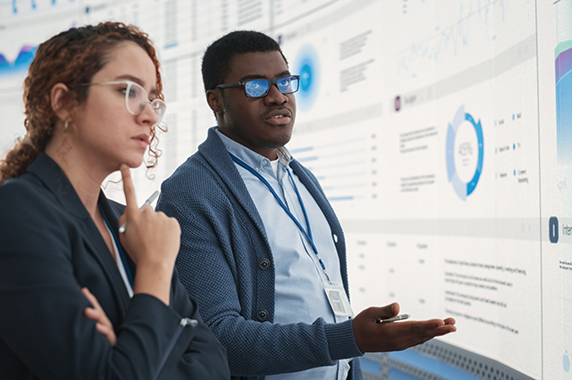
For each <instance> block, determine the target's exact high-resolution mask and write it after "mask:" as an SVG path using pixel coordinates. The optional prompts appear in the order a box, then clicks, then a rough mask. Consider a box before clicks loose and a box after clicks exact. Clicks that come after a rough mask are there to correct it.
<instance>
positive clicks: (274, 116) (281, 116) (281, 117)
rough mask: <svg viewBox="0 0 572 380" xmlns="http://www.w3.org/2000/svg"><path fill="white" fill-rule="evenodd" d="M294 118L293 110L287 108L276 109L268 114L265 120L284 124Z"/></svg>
mask: <svg viewBox="0 0 572 380" xmlns="http://www.w3.org/2000/svg"><path fill="white" fill-rule="evenodd" d="M291 118H292V111H290V110H289V109H287V108H282V109H279V110H274V111H271V112H269V113H268V114H267V115H266V118H265V120H266V121H268V122H271V123H278V124H284V123H287V122H288V121H290V119H291Z"/></svg>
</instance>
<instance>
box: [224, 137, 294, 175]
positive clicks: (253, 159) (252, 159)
mask: <svg viewBox="0 0 572 380" xmlns="http://www.w3.org/2000/svg"><path fill="white" fill-rule="evenodd" d="M215 130H216V133H217V134H218V137H220V139H221V141H222V143H223V144H224V146H225V147H226V150H228V151H229V152H230V153H232V154H234V155H235V156H236V157H238V158H239V159H241V160H242V161H244V162H245V163H246V164H248V166H250V167H252V168H253V169H254V170H256V171H261V170H272V169H271V165H270V160H269V159H268V158H266V157H264V156H263V155H261V154H258V153H256V152H255V151H253V150H251V149H248V148H247V147H245V146H244V145H242V144H240V143H237V142H236V141H234V140H233V139H231V138H229V137H227V136H225V135H224V134H223V133H221V132H220V131H219V129H218V128H216V129H215ZM292 159H293V158H292V156H291V154H290V152H289V151H288V149H286V148H285V147H280V148H278V162H279V163H281V164H282V165H284V166H285V167H287V166H288V164H289V163H290V162H291V161H292Z"/></svg>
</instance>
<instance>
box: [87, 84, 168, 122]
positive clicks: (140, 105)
mask: <svg viewBox="0 0 572 380" xmlns="http://www.w3.org/2000/svg"><path fill="white" fill-rule="evenodd" d="M94 85H99V86H107V85H123V86H120V87H119V88H118V89H119V91H121V92H122V93H124V94H125V108H127V111H128V112H129V113H130V114H132V115H135V116H137V115H140V114H141V112H143V110H144V109H145V106H146V105H147V103H150V104H151V109H152V110H153V112H155V115H157V122H156V123H155V124H159V122H161V120H162V119H163V115H164V114H165V111H166V110H167V104H165V102H164V101H162V100H161V99H153V100H149V94H148V93H147V91H145V89H144V88H143V87H141V86H140V85H139V84H137V83H135V82H131V81H130V80H118V81H110V82H98V83H82V86H94Z"/></svg>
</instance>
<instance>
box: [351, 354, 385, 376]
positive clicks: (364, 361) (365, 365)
mask: <svg viewBox="0 0 572 380" xmlns="http://www.w3.org/2000/svg"><path fill="white" fill-rule="evenodd" d="M354 360H355V359H354ZM359 362H360V365H361V369H362V371H366V372H369V373H373V374H374V375H381V363H379V362H378V361H375V360H372V359H370V358H366V357H365V356H362V357H360V358H359Z"/></svg>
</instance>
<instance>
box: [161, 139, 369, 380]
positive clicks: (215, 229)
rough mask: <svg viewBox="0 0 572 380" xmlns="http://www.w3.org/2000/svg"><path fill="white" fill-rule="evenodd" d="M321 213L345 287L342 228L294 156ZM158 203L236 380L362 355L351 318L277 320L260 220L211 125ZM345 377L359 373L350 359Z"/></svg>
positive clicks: (186, 278)
mask: <svg viewBox="0 0 572 380" xmlns="http://www.w3.org/2000/svg"><path fill="white" fill-rule="evenodd" d="M290 166H291V168H292V169H293V171H294V173H296V175H298V177H299V178H300V181H301V182H302V183H303V184H304V185H305V186H306V188H307V189H308V191H309V192H310V194H311V195H312V196H313V197H314V199H315V200H316V202H317V203H318V206H319V207H320V208H321V210H322V212H323V213H324V215H325V217H326V219H327V220H328V223H329V224H330V228H331V230H332V233H333V234H335V235H336V236H337V243H336V249H337V252H338V256H339V260H340V268H341V272H342V273H341V274H342V279H343V282H344V287H345V289H346V292H348V280H347V265H346V248H345V240H344V235H343V232H342V228H341V226H340V223H339V221H338V219H337V218H336V215H335V214H334V211H333V209H332V207H331V205H330V204H329V202H328V200H327V199H326V197H325V195H324V193H323V190H322V189H321V187H320V185H319V183H318V181H317V179H316V178H315V177H314V176H313V175H312V173H310V171H309V170H307V169H306V168H304V167H303V166H302V165H301V164H300V163H298V162H297V161H296V160H294V161H292V163H291V164H290ZM161 189H162V192H161V197H160V198H159V202H158V205H157V209H158V210H162V211H164V212H165V213H166V214H167V215H170V216H173V217H175V218H177V219H178V220H179V223H180V224H181V229H182V236H181V251H180V254H179V257H178V259H177V270H178V272H179V275H180V280H181V282H182V283H183V284H184V285H185V287H186V288H187V290H188V291H189V294H190V295H191V297H193V298H194V299H195V300H197V302H198V303H199V308H200V313H201V315H202V316H203V318H204V320H205V322H206V323H207V325H209V326H210V328H211V329H212V331H213V332H214V333H215V335H216V336H217V337H218V339H219V340H220V341H221V342H222V344H223V345H224V346H225V347H226V348H227V353H228V360H229V365H230V368H231V372H232V375H233V376H234V377H233V378H234V379H238V378H240V377H248V378H249V379H264V375H270V374H276V373H284V372H295V371H301V370H304V369H308V368H313V367H318V366H325V365H333V364H335V362H336V360H338V359H345V358H352V357H356V356H360V355H362V353H361V352H360V351H359V349H358V347H357V345H356V343H355V339H354V336H353V329H352V321H351V320H348V321H347V322H343V323H339V324H331V323H330V324H328V323H326V322H325V321H324V320H323V319H322V318H319V319H317V320H316V321H314V323H312V324H311V325H309V324H304V323H296V324H285V325H277V324H273V323H271V322H272V321H273V319H274V298H275V292H274V265H273V257H272V250H271V248H270V245H269V243H268V239H267V236H266V232H265V227H264V225H263V222H262V219H261V218H260V215H259V214H258V211H257V210H256V206H255V205H254V203H253V201H252V199H251V197H250V195H249V193H248V190H247V189H246V186H245V185H244V182H243V180H242V178H241V176H240V174H239V172H238V170H237V169H236V167H235V164H234V162H233V161H232V160H231V158H230V155H229V154H228V152H227V150H226V148H225V146H224V145H223V143H222V141H221V140H220V138H219V137H218V136H217V135H216V131H215V129H214V128H211V129H210V130H209V131H208V138H207V139H206V140H205V142H204V143H203V144H201V145H200V146H199V149H198V152H197V153H195V154H194V155H192V156H191V157H190V158H189V159H188V160H187V161H186V162H185V163H183V164H182V165H181V166H180V167H179V168H178V169H177V170H176V171H175V172H174V173H173V175H172V176H171V177H170V178H168V179H167V180H166V181H165V182H164V183H163V184H162V186H161ZM352 363H353V364H352V367H353V368H352V371H351V375H350V377H349V378H350V379H352V380H357V379H361V371H359V363H358V362H357V361H355V360H354V361H353V362H352Z"/></svg>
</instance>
